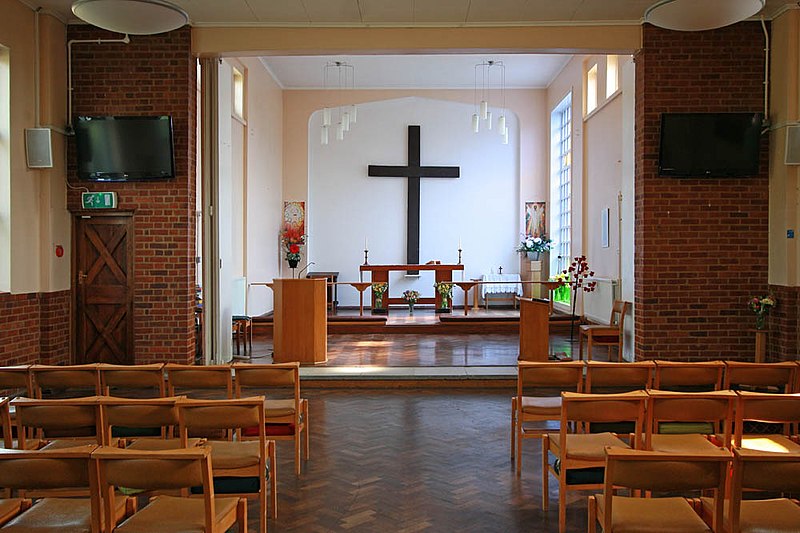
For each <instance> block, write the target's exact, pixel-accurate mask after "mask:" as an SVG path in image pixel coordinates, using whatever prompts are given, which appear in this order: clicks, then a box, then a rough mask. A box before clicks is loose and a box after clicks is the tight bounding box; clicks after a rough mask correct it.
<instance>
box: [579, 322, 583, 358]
mask: <svg viewBox="0 0 800 533" xmlns="http://www.w3.org/2000/svg"><path fill="white" fill-rule="evenodd" d="M578 361H583V333H581V331H580V329H579V330H578Z"/></svg>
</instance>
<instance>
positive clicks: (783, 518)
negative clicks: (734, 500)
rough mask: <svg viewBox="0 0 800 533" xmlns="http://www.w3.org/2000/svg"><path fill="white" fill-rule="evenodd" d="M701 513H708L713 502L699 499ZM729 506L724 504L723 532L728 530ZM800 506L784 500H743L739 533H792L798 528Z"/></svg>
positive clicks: (704, 498)
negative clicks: (701, 507) (701, 508)
mask: <svg viewBox="0 0 800 533" xmlns="http://www.w3.org/2000/svg"><path fill="white" fill-rule="evenodd" d="M700 501H701V503H702V505H703V512H704V513H708V512H709V511H710V509H711V508H712V506H713V504H714V502H713V500H712V499H711V498H706V497H703V498H700ZM729 509H730V505H728V502H725V530H726V531H728V530H729V528H730V525H729V524H730V519H729ZM798 524H800V505H797V504H796V503H794V502H793V501H791V500H787V499H785V498H776V499H772V500H744V501H742V502H741V508H740V513H739V527H740V532H741V533H794V532H796V531H797V529H798V527H800V526H799V525H798Z"/></svg>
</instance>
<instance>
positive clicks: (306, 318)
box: [272, 278, 328, 364]
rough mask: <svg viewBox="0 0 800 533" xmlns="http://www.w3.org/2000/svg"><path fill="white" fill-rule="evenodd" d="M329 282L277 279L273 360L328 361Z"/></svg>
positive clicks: (274, 282) (308, 362) (275, 282)
mask: <svg viewBox="0 0 800 533" xmlns="http://www.w3.org/2000/svg"><path fill="white" fill-rule="evenodd" d="M327 285H328V284H327V281H326V280H325V279H324V278H317V279H303V278H301V279H286V278H284V279H280V278H279V279H275V280H273V282H272V290H273V293H274V300H275V316H274V319H273V326H274V327H273V333H272V342H273V352H274V353H273V361H275V362H276V363H288V362H293V361H298V362H300V363H301V364H315V363H324V362H325V361H327V360H328V338H327V334H328V313H327V288H328V287H327Z"/></svg>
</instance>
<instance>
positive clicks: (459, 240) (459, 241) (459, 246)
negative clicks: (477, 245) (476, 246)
mask: <svg viewBox="0 0 800 533" xmlns="http://www.w3.org/2000/svg"><path fill="white" fill-rule="evenodd" d="M458 249H459V250H460V249H461V237H459V238H458Z"/></svg>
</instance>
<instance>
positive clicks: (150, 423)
mask: <svg viewBox="0 0 800 533" xmlns="http://www.w3.org/2000/svg"><path fill="white" fill-rule="evenodd" d="M182 398H183V397H169V398H137V399H131V398H114V397H110V396H103V397H101V398H100V399H99V404H100V411H101V419H102V421H103V433H104V434H105V441H104V442H112V441H113V439H114V438H115V437H118V436H120V435H119V433H118V432H115V431H114V430H115V429H117V428H125V429H126V430H127V434H126V435H124V436H122V438H121V439H120V445H121V446H122V447H123V448H129V449H132V450H139V451H159V450H175V449H178V448H182V447H183V442H182V441H181V439H180V438H173V437H174V435H173V429H174V428H177V427H178V424H179V422H180V420H179V417H178V402H179V401H180V400H181V399H182ZM153 428H155V429H156V430H157V431H156V432H153V431H152V429H153ZM137 430H145V431H138V432H137ZM137 433H138V434H137ZM201 443H202V439H188V441H187V443H186V445H187V446H188V447H189V448H193V447H195V446H199V445H200V444H201Z"/></svg>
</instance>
